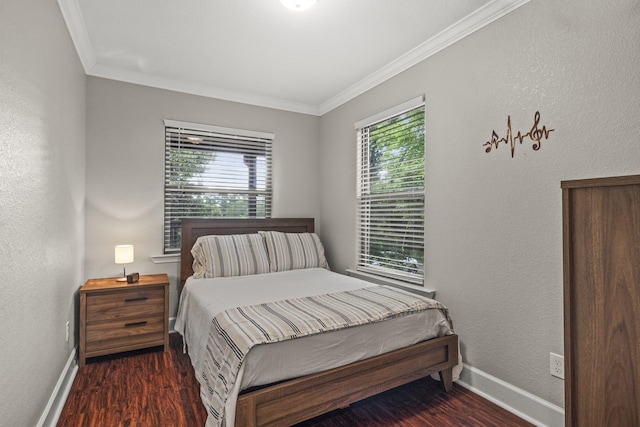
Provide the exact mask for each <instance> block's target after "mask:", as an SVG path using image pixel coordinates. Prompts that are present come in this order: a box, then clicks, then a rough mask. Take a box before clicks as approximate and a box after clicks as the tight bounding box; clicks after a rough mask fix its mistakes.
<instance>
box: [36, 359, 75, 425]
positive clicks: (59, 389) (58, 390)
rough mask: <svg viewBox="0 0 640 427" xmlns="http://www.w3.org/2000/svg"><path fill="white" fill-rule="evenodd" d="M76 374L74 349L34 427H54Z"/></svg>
mask: <svg viewBox="0 0 640 427" xmlns="http://www.w3.org/2000/svg"><path fill="white" fill-rule="evenodd" d="M77 373H78V363H77V362H76V349H75V348H74V349H73V350H72V351H71V354H70V355H69V358H68V359H67V363H66V364H65V365H64V369H63V370H62V374H60V378H58V382H57V383H56V386H55V387H54V389H53V393H51V397H50V398H49V402H47V406H46V407H45V408H44V412H42V415H41V416H40V419H39V420H38V424H36V427H55V426H56V424H57V423H58V418H60V414H61V413H62V409H63V408H64V404H65V402H66V401H67V397H68V396H69V392H70V391H71V386H72V385H73V380H74V378H75V377H76V374H77Z"/></svg>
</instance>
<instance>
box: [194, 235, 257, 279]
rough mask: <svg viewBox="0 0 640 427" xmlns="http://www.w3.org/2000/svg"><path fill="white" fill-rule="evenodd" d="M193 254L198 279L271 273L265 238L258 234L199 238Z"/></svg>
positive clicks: (195, 274)
mask: <svg viewBox="0 0 640 427" xmlns="http://www.w3.org/2000/svg"><path fill="white" fill-rule="evenodd" d="M191 254H192V255H193V277H195V278H196V279H202V278H208V277H231V276H246V275H249V274H260V273H268V272H269V256H268V255H267V248H266V246H265V244H264V238H263V237H262V235H260V234H257V233H254V234H229V235H220V236H218V235H215V236H202V237H198V240H196V243H195V244H194V245H193V248H191Z"/></svg>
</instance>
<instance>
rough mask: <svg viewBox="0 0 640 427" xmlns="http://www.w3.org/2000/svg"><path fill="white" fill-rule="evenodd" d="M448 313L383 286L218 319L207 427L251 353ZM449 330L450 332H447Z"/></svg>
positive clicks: (205, 391)
mask: <svg viewBox="0 0 640 427" xmlns="http://www.w3.org/2000/svg"><path fill="white" fill-rule="evenodd" d="M428 309H438V310H440V311H442V313H443V314H444V316H445V317H446V319H447V321H448V322H449V324H450V325H451V319H450V318H449V315H448V311H447V309H446V308H445V307H444V306H443V305H442V304H441V303H439V302H438V301H435V300H432V299H429V298H425V297H421V296H419V295H414V294H408V293H406V292H402V291H399V290H397V289H393V288H389V287H386V286H370V287H366V288H361V289H356V290H352V291H344V292H338V293H332V294H324V295H317V296H311V297H305V298H297V299H290V300H284V301H277V302H271V303H264V304H257V305H252V306H246V307H236V308H233V309H229V310H225V311H223V312H221V313H219V314H218V315H216V316H215V317H214V318H213V320H212V323H211V327H210V331H209V336H208V341H207V353H208V355H209V357H208V358H206V360H205V362H204V366H203V372H202V380H203V381H202V384H201V390H200V394H201V397H202V401H203V402H204V403H205V406H206V407H207V411H208V413H209V416H208V418H207V427H211V426H220V425H221V424H222V420H223V418H224V407H225V402H226V401H227V399H228V397H229V393H230V390H231V389H232V388H233V385H234V383H235V381H236V378H237V375H238V371H239V370H240V367H241V366H242V363H243V361H244V358H245V356H246V355H247V353H248V352H249V350H250V349H251V348H252V347H254V346H256V345H259V344H267V343H275V342H279V341H284V340H290V339H295V338H301V337H305V336H309V335H313V334H319V333H323V332H329V331H335V330H339V329H344V328H348V327H352V326H358V325H363V324H368V323H373V322H380V321H383V320H386V319H391V318H394V317H399V316H403V315H406V314H410V313H415V312H418V311H422V310H428ZM451 329H452V330H453V326H451Z"/></svg>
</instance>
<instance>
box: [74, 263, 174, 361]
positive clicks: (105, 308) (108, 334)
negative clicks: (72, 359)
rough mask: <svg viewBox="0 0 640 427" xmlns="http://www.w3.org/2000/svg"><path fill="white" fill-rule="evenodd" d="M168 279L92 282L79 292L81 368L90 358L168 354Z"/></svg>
mask: <svg viewBox="0 0 640 427" xmlns="http://www.w3.org/2000/svg"><path fill="white" fill-rule="evenodd" d="M168 326H169V277H168V276H167V275H166V274H149V275H142V276H140V277H139V280H138V281H137V282H135V283H125V282H118V281H117V280H115V278H113V277H106V278H104V279H89V280H87V282H86V283H85V284H84V286H82V287H81V288H80V343H79V346H78V348H79V354H78V366H79V367H81V368H82V367H83V366H84V365H85V363H86V359H87V358H88V357H96V356H105V355H108V354H114V353H122V352H126V351H131V350H139V349H143V348H149V347H160V346H162V347H164V351H169V327H168Z"/></svg>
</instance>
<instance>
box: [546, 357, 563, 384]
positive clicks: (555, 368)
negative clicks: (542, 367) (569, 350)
mask: <svg viewBox="0 0 640 427" xmlns="http://www.w3.org/2000/svg"><path fill="white" fill-rule="evenodd" d="M549 356H550V357H549V360H550V366H551V367H550V372H551V375H553V376H554V377H558V378H562V379H564V356H560V355H559V354H555V353H549Z"/></svg>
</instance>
